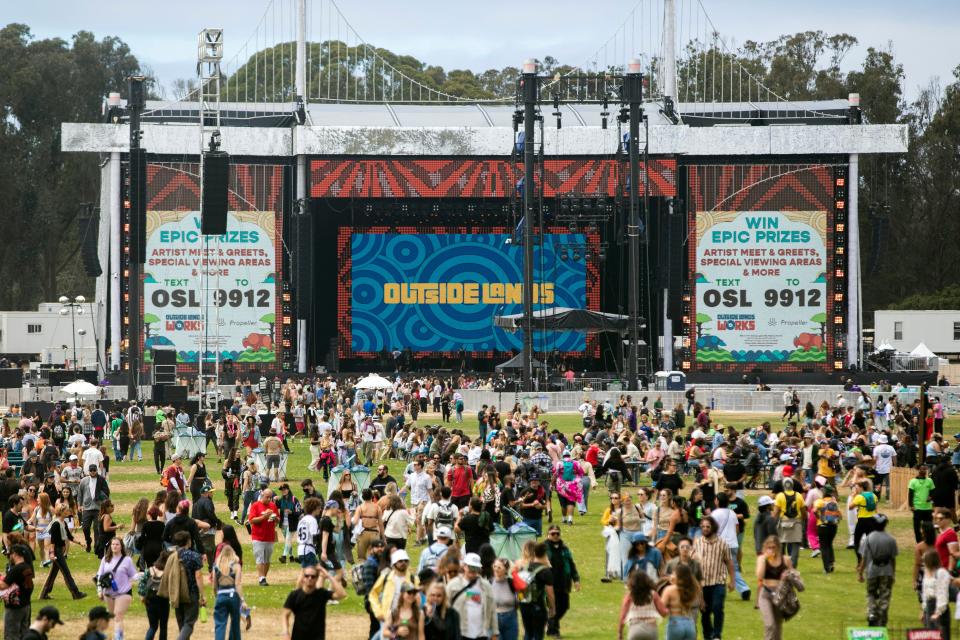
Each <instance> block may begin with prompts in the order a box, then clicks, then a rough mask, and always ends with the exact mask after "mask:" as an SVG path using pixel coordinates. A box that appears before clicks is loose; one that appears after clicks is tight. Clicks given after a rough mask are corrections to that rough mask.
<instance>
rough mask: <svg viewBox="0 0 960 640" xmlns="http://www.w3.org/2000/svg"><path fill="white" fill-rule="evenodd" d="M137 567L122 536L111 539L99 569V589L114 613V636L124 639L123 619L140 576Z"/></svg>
mask: <svg viewBox="0 0 960 640" xmlns="http://www.w3.org/2000/svg"><path fill="white" fill-rule="evenodd" d="M138 577H139V576H138V574H137V568H136V567H134V566H133V560H131V559H130V556H128V555H127V551H126V549H124V547H123V541H122V540H121V539H120V538H113V539H111V540H110V544H108V545H107V546H106V547H105V548H104V551H103V559H102V560H100V568H99V569H98V570H97V575H96V581H97V591H98V595H99V597H100V599H101V600H103V601H104V602H106V603H107V610H108V611H109V612H110V613H111V614H112V615H113V638H114V640H123V619H124V616H126V613H127V610H128V609H129V608H130V603H131V602H132V601H133V596H132V595H131V594H132V593H133V581H134V580H135V579H136V578H138Z"/></svg>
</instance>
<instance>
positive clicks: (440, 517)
mask: <svg viewBox="0 0 960 640" xmlns="http://www.w3.org/2000/svg"><path fill="white" fill-rule="evenodd" d="M454 519H455V518H454V515H453V504H452V503H450V504H446V505H444V504H443V503H437V516H436V517H435V518H434V519H433V526H434V527H439V526H443V525H446V526H448V527H450V528H451V529H452V528H453V521H454Z"/></svg>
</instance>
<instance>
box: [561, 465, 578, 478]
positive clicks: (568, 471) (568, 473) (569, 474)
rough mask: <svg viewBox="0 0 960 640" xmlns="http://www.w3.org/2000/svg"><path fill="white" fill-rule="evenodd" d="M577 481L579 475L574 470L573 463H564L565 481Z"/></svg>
mask: <svg viewBox="0 0 960 640" xmlns="http://www.w3.org/2000/svg"><path fill="white" fill-rule="evenodd" d="M576 479H577V474H576V473H575V472H574V469H573V462H572V461H570V460H567V461H565V462H564V463H563V481H564V482H573V481H574V480H576Z"/></svg>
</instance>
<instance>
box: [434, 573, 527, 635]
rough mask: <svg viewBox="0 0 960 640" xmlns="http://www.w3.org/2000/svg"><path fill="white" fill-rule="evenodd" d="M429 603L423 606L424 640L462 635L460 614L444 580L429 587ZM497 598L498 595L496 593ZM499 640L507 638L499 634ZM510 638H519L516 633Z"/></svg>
mask: <svg viewBox="0 0 960 640" xmlns="http://www.w3.org/2000/svg"><path fill="white" fill-rule="evenodd" d="M426 597H427V603H426V605H424V608H423V615H424V619H423V637H424V640H450V639H451V638H457V637H459V636H460V614H458V613H457V611H456V610H455V609H453V608H452V607H451V606H450V604H449V602H448V601H447V590H446V588H445V587H444V585H443V583H442V582H432V583H430V586H429V587H428V588H427V593H426ZM494 598H496V595H494ZM498 637H499V640H506V639H505V638H504V637H503V634H502V633H501V634H499V636H498ZM509 640H517V639H516V636H515V635H514V636H513V637H512V638H510V639H509Z"/></svg>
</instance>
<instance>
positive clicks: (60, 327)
mask: <svg viewBox="0 0 960 640" xmlns="http://www.w3.org/2000/svg"><path fill="white" fill-rule="evenodd" d="M62 308H63V305H62V304H60V303H59V302H43V303H41V304H40V305H39V306H38V307H37V310H36V311H0V354H2V355H4V356H9V357H16V358H29V359H31V360H41V362H43V364H66V363H72V359H73V349H74V337H76V349H77V360H78V362H79V363H80V365H81V368H83V367H84V366H90V367H92V366H93V365H95V364H96V345H97V343H96V340H95V338H94V313H93V309H94V305H91V304H90V303H86V304H83V305H81V307H80V308H79V309H75V315H74V317H73V319H72V320H71V317H70V314H66V315H61V313H60V310H61V309H62ZM80 310H82V311H83V312H82V313H79V311H80ZM74 331H76V334H74ZM41 356H42V358H41Z"/></svg>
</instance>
